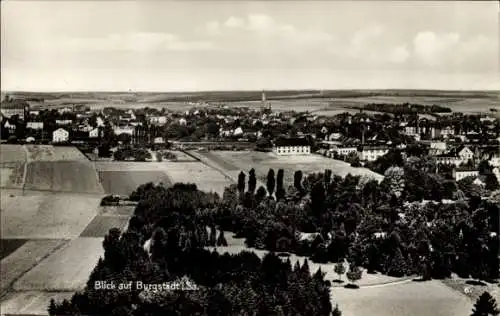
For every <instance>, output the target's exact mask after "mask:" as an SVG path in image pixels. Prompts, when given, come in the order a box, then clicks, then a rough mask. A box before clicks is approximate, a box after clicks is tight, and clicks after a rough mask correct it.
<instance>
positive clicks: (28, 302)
mask: <svg viewBox="0 0 500 316" xmlns="http://www.w3.org/2000/svg"><path fill="white" fill-rule="evenodd" d="M73 294H74V293H73V292H42V291H26V292H13V293H10V294H9V295H8V296H7V297H6V298H5V300H3V301H2V315H47V306H48V302H50V299H52V298H53V299H54V300H55V301H56V302H60V301H62V300H64V299H71V297H72V296H73Z"/></svg>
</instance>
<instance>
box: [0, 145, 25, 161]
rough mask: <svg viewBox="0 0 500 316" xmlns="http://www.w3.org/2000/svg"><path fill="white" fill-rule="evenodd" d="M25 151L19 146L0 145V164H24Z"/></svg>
mask: <svg viewBox="0 0 500 316" xmlns="http://www.w3.org/2000/svg"><path fill="white" fill-rule="evenodd" d="M24 161H26V151H25V150H24V148H23V146H21V145H4V144H2V145H0V163H2V164H3V163H6V162H24Z"/></svg>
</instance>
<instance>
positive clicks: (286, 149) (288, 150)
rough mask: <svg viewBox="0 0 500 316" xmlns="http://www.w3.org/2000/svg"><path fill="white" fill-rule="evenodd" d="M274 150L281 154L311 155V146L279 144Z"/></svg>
mask: <svg viewBox="0 0 500 316" xmlns="http://www.w3.org/2000/svg"><path fill="white" fill-rule="evenodd" d="M273 151H274V153H275V154H277V155H280V156H291V155H309V154H310V153H311V146H277V147H274V149H273Z"/></svg>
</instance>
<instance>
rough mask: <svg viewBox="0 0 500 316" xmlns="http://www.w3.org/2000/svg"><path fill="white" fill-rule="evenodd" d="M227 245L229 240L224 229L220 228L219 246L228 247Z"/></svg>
mask: <svg viewBox="0 0 500 316" xmlns="http://www.w3.org/2000/svg"><path fill="white" fill-rule="evenodd" d="M226 246H227V240H226V237H224V231H223V230H222V229H220V231H219V238H217V247H226Z"/></svg>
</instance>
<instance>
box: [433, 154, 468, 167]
mask: <svg viewBox="0 0 500 316" xmlns="http://www.w3.org/2000/svg"><path fill="white" fill-rule="evenodd" d="M462 162H463V160H462V159H460V158H459V157H453V156H447V157H436V164H438V165H455V166H457V167H458V166H460V164H462Z"/></svg>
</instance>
